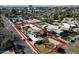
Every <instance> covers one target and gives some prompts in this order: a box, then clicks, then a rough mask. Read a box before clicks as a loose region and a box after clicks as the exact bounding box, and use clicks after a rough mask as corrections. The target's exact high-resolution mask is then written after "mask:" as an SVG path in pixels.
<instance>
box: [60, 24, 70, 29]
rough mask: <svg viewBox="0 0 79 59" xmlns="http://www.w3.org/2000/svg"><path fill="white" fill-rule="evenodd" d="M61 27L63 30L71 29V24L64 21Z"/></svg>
mask: <svg viewBox="0 0 79 59" xmlns="http://www.w3.org/2000/svg"><path fill="white" fill-rule="evenodd" d="M61 29H62V30H69V29H70V25H69V24H68V23H62V26H61Z"/></svg>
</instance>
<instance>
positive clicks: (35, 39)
mask: <svg viewBox="0 0 79 59" xmlns="http://www.w3.org/2000/svg"><path fill="white" fill-rule="evenodd" d="M27 35H28V36H29V37H30V38H31V40H33V41H34V42H37V41H42V40H43V38H42V37H40V36H38V37H35V36H34V34H33V33H31V32H29V33H28V34H27Z"/></svg>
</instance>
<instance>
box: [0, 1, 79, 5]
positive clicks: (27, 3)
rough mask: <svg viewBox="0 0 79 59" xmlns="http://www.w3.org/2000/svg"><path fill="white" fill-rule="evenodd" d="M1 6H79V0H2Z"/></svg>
mask: <svg viewBox="0 0 79 59" xmlns="http://www.w3.org/2000/svg"><path fill="white" fill-rule="evenodd" d="M0 5H79V0H0Z"/></svg>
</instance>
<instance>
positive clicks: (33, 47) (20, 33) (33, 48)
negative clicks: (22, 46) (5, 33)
mask: <svg viewBox="0 0 79 59" xmlns="http://www.w3.org/2000/svg"><path fill="white" fill-rule="evenodd" d="M12 27H13V28H14V29H15V30H16V31H17V32H18V33H19V35H21V37H23V38H24V39H25V41H26V43H27V44H28V45H29V46H30V47H31V48H32V50H34V51H35V53H37V54H39V50H38V49H36V48H35V46H33V45H32V44H31V43H30V41H29V40H28V39H27V37H26V36H25V35H24V34H23V33H22V32H21V31H19V30H18V29H16V27H15V26H12Z"/></svg>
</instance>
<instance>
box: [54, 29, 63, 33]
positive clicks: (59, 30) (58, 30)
mask: <svg viewBox="0 0 79 59" xmlns="http://www.w3.org/2000/svg"><path fill="white" fill-rule="evenodd" d="M53 31H55V32H56V33H57V34H60V33H61V32H63V31H62V30H61V29H57V30H53Z"/></svg>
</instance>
